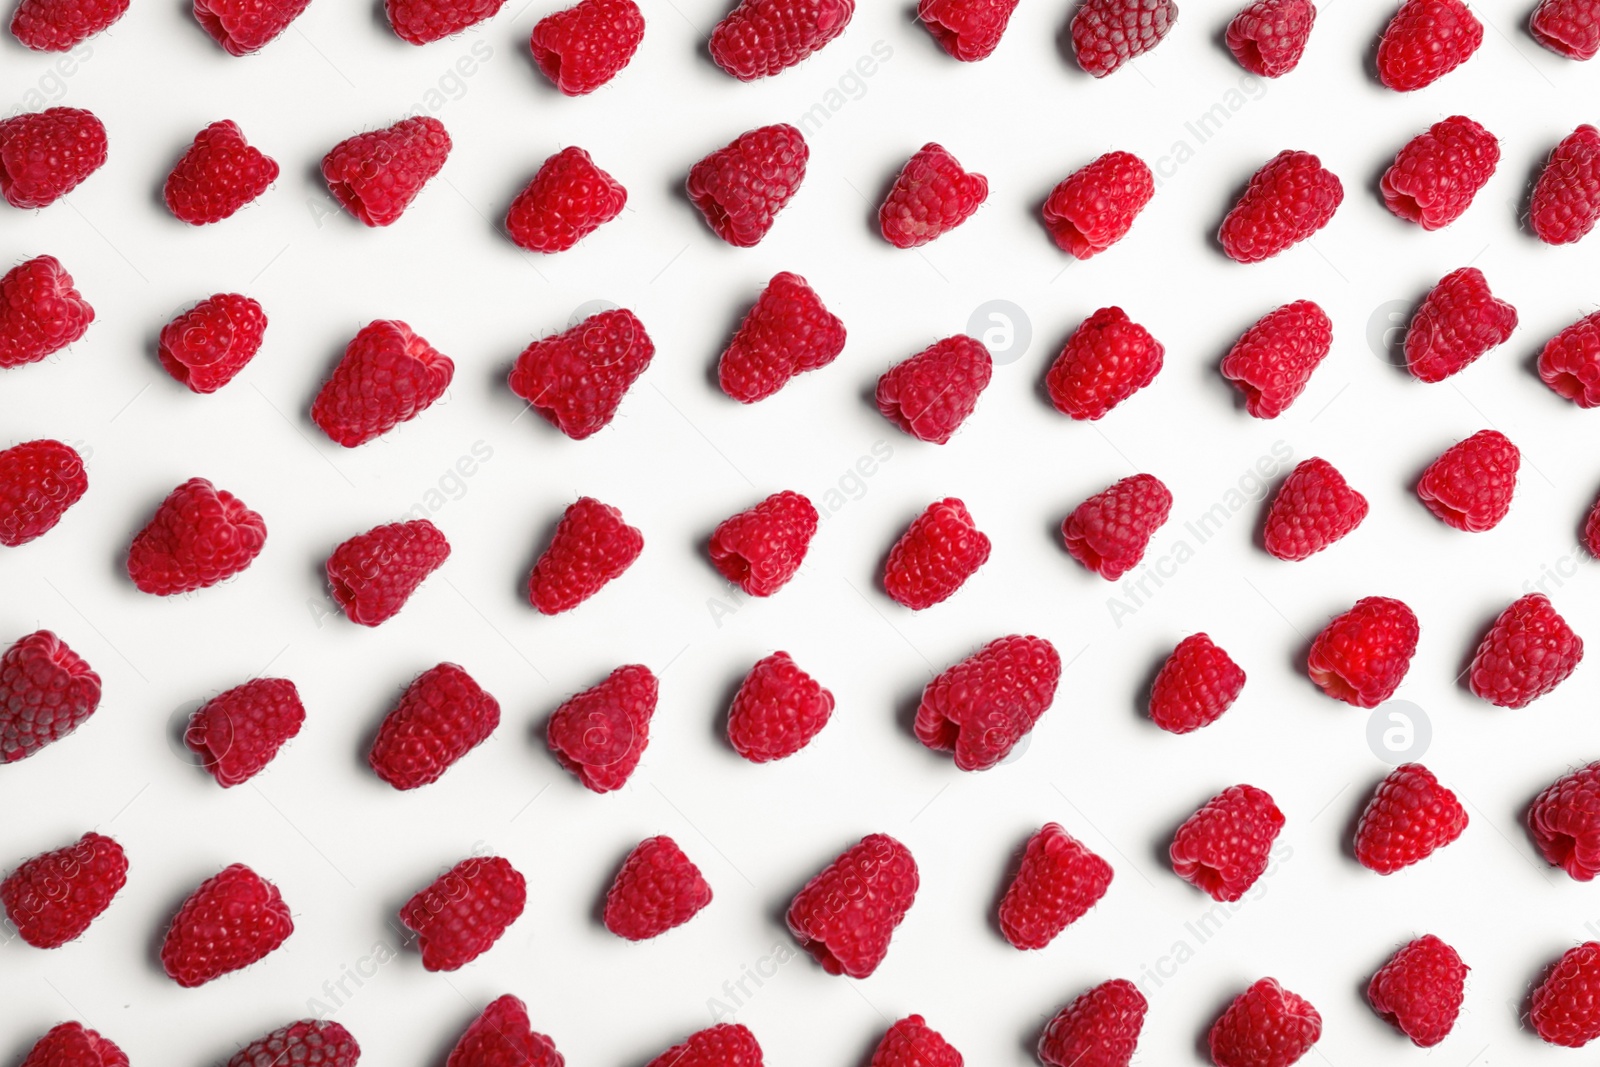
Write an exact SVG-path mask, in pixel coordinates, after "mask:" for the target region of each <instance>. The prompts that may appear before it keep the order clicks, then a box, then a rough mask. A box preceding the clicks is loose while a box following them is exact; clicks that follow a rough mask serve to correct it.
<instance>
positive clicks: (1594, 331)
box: [1539, 311, 1600, 408]
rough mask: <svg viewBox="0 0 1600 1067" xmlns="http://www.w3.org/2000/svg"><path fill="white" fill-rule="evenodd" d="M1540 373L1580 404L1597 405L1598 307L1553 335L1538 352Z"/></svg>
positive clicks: (1599, 380) (1599, 361)
mask: <svg viewBox="0 0 1600 1067" xmlns="http://www.w3.org/2000/svg"><path fill="white" fill-rule="evenodd" d="M1539 377H1540V378H1541V379H1542V380H1543V381H1544V384H1546V385H1548V386H1549V387H1550V388H1551V389H1554V390H1555V391H1556V393H1558V394H1559V395H1561V396H1564V397H1566V398H1567V399H1568V400H1570V401H1572V402H1573V403H1574V404H1577V405H1578V406H1579V407H1580V408H1592V407H1600V311H1596V312H1594V313H1593V314H1591V315H1587V316H1585V317H1584V318H1581V319H1579V320H1578V321H1577V322H1575V323H1573V324H1572V325H1571V326H1568V327H1567V328H1566V329H1564V330H1562V331H1561V332H1560V333H1558V334H1556V335H1555V336H1554V337H1552V338H1551V339H1550V340H1549V342H1547V343H1546V344H1545V346H1544V350H1543V351H1541V352H1540V353H1539Z"/></svg>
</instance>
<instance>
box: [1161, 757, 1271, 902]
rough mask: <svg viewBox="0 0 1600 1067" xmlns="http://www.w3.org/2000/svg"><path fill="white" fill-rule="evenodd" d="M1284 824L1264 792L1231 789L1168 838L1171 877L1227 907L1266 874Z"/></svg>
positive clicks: (1250, 787)
mask: <svg viewBox="0 0 1600 1067" xmlns="http://www.w3.org/2000/svg"><path fill="white" fill-rule="evenodd" d="M1283 824H1284V816H1283V812H1281V811H1279V810H1278V805H1277V804H1276V803H1274V801H1273V799H1272V796H1271V795H1270V794H1269V793H1268V792H1267V791H1266V790H1265V789H1258V788H1256V787H1255V786H1253V785H1236V786H1231V787H1230V788H1228V789H1224V790H1223V791H1222V792H1220V793H1218V794H1217V795H1216V796H1214V797H1212V798H1211V799H1210V800H1208V801H1206V803H1205V805H1204V806H1203V807H1201V808H1200V810H1199V811H1197V812H1195V813H1194V814H1193V815H1191V816H1189V818H1188V819H1187V820H1185V821H1184V824H1183V825H1182V826H1180V827H1178V831H1177V833H1175V834H1173V835H1172V845H1171V847H1170V848H1169V849H1168V850H1167V851H1168V855H1169V857H1170V859H1171V860H1172V871H1173V873H1174V874H1176V875H1177V876H1178V877H1179V878H1182V879H1183V880H1184V881H1185V882H1188V883H1189V884H1190V885H1192V886H1194V887H1195V888H1196V889H1199V890H1201V891H1202V892H1204V893H1206V894H1207V895H1208V896H1210V897H1211V899H1212V900H1217V901H1222V902H1224V903H1231V902H1233V901H1235V900H1238V899H1239V898H1240V897H1242V896H1244V895H1245V893H1247V892H1248V891H1249V889H1250V887H1251V886H1253V885H1255V884H1256V880H1257V879H1259V878H1260V877H1261V876H1262V875H1263V874H1265V873H1266V870H1267V867H1268V865H1269V864H1270V863H1271V861H1272V843H1273V841H1275V840H1277V837H1278V833H1279V831H1281V830H1282V829H1283Z"/></svg>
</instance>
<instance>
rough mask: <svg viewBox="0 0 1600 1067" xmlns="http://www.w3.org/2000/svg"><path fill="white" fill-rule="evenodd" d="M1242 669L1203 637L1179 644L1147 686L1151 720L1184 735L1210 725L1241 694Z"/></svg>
mask: <svg viewBox="0 0 1600 1067" xmlns="http://www.w3.org/2000/svg"><path fill="white" fill-rule="evenodd" d="M1244 682H1245V674H1244V670H1243V669H1242V668H1241V667H1240V666H1239V665H1238V664H1237V663H1235V662H1234V661H1233V658H1232V657H1231V656H1229V655H1228V654H1227V653H1226V652H1224V651H1223V650H1222V649H1220V648H1218V647H1217V646H1216V644H1215V643H1214V642H1213V641H1212V640H1211V638H1210V637H1209V636H1207V635H1206V634H1203V633H1201V634H1190V635H1189V636H1188V637H1185V638H1184V639H1183V640H1182V641H1179V642H1178V647H1177V648H1175V649H1173V650H1172V654H1171V655H1170V656H1168V657H1167V661H1166V662H1165V663H1163V664H1162V665H1161V670H1160V671H1159V672H1157V674H1156V679H1155V682H1154V683H1152V684H1151V686H1150V720H1151V721H1152V722H1154V723H1155V724H1156V725H1157V726H1159V727H1161V728H1162V729H1163V730H1167V731H1169V732H1171V733H1175V734H1186V733H1190V732H1192V731H1194V730H1198V729H1200V728H1201V727H1202V726H1210V725H1211V724H1212V723H1214V722H1216V721H1217V720H1218V719H1220V718H1222V714H1223V712H1225V711H1227V710H1228V709H1229V708H1231V707H1233V702H1234V701H1235V700H1238V699H1239V694H1240V693H1241V692H1243V691H1244Z"/></svg>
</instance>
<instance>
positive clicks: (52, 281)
mask: <svg viewBox="0 0 1600 1067" xmlns="http://www.w3.org/2000/svg"><path fill="white" fill-rule="evenodd" d="M93 321H94V308H92V307H90V306H89V302H88V301H87V300H85V299H84V298H83V297H82V295H80V294H79V292H78V290H76V289H74V288H73V287H72V275H70V274H68V273H67V272H66V270H65V269H64V268H63V267H62V266H61V263H60V261H59V260H57V259H56V258H55V257H54V256H35V257H34V258H33V259H30V260H28V261H26V262H24V263H19V264H17V265H16V266H15V267H12V268H11V269H10V270H9V271H7V272H6V274H5V277H3V278H0V369H4V368H6V367H20V366H22V365H23V364H25V363H37V362H39V361H40V360H41V359H44V358H45V357H46V356H49V355H52V354H54V353H56V352H59V351H61V350H62V349H63V348H66V347H67V346H68V345H70V344H71V343H72V342H74V341H76V340H77V339H78V338H80V337H82V336H83V334H84V331H86V330H88V328H89V324H90V323H91V322H93Z"/></svg>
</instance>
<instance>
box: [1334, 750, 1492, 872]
mask: <svg viewBox="0 0 1600 1067" xmlns="http://www.w3.org/2000/svg"><path fill="white" fill-rule="evenodd" d="M1466 828H1467V809H1466V808H1464V807H1462V806H1461V801H1459V800H1457V799H1456V795H1455V794H1454V793H1452V792H1451V791H1450V790H1448V789H1446V788H1445V787H1444V786H1442V785H1440V784H1439V780H1438V779H1437V778H1435V777H1434V776H1433V772H1432V771H1430V770H1428V768H1426V767H1424V766H1423V765H1422V764H1420V763H1403V764H1401V765H1400V766H1398V767H1396V768H1395V769H1394V770H1392V771H1390V772H1389V777H1387V778H1385V779H1384V780H1383V781H1382V782H1380V783H1378V788H1377V791H1376V792H1374V793H1373V795H1372V799H1371V800H1369V801H1367V806H1366V808H1365V810H1363V811H1362V812H1361V819H1360V821H1359V822H1357V823H1356V860H1357V861H1358V862H1359V863H1360V864H1361V866H1363V867H1365V868H1367V869H1368V870H1369V871H1377V872H1378V873H1379V874H1393V873H1394V872H1395V871H1398V870H1401V869H1403V868H1406V867H1409V866H1411V865H1412V864H1413V863H1420V862H1421V861H1423V860H1425V859H1427V858H1428V857H1429V856H1431V855H1433V853H1434V852H1436V851H1438V850H1439V849H1441V848H1443V847H1444V846H1446V845H1448V844H1449V843H1450V842H1452V841H1454V840H1455V839H1456V838H1458V837H1460V836H1461V833H1462V831H1464V830H1465V829H1466Z"/></svg>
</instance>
